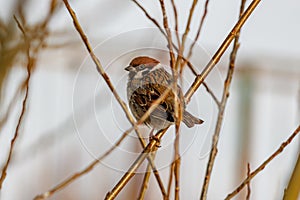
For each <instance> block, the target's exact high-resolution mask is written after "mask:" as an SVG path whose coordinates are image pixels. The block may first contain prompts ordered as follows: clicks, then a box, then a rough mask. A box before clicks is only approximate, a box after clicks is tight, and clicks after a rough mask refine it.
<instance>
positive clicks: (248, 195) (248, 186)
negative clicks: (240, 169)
mask: <svg viewBox="0 0 300 200" xmlns="http://www.w3.org/2000/svg"><path fill="white" fill-rule="evenodd" d="M250 173H251V169H250V164H249V163H248V164H247V177H248V176H250ZM250 195H251V187H250V181H249V182H248V183H247V196H246V200H249V199H250Z"/></svg>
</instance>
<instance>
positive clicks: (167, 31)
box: [159, 0, 175, 69]
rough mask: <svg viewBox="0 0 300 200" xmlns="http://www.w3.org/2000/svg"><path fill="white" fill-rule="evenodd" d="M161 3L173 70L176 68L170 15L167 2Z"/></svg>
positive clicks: (162, 1) (160, 0)
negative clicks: (166, 5)
mask: <svg viewBox="0 0 300 200" xmlns="http://www.w3.org/2000/svg"><path fill="white" fill-rule="evenodd" d="M159 3H160V7H161V12H162V16H163V24H164V28H165V31H166V33H167V40H168V48H169V54H170V67H171V69H172V68H174V64H175V56H174V51H173V40H172V34H171V31H170V28H169V23H168V15H167V12H166V7H165V2H164V0H159Z"/></svg>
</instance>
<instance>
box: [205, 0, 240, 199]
mask: <svg viewBox="0 0 300 200" xmlns="http://www.w3.org/2000/svg"><path fill="white" fill-rule="evenodd" d="M244 5H245V0H242V1H241V7H240V14H239V18H241V16H242V13H243V11H244ZM239 36H240V31H237V33H236V37H235V40H234V44H233V49H232V52H231V54H230V63H229V68H228V72H227V77H226V80H225V82H224V89H223V95H222V100H221V103H220V106H219V107H218V109H219V111H218V119H217V123H216V127H215V132H214V135H213V138H212V147H211V151H210V155H209V161H208V163H207V167H206V173H205V178H204V182H203V186H202V191H201V196H200V199H204V200H205V199H207V191H208V186H209V182H210V178H211V173H212V170H213V166H214V163H215V159H216V156H217V152H218V147H217V146H218V142H219V135H220V132H221V126H222V123H223V116H224V111H225V107H226V104H227V100H228V97H229V89H230V85H231V80H232V75H233V72H234V68H235V59H236V54H237V50H238V48H239Z"/></svg>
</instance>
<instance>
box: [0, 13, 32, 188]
mask: <svg viewBox="0 0 300 200" xmlns="http://www.w3.org/2000/svg"><path fill="white" fill-rule="evenodd" d="M15 20H16V22H17V24H18V27H19V29H20V30H21V32H22V33H23V36H24V40H25V43H26V56H27V77H26V79H25V95H24V98H23V102H22V110H21V113H20V116H19V119H18V123H17V126H16V129H15V133H14V137H13V138H12V140H11V142H10V148H9V153H8V157H7V160H6V163H5V165H4V167H3V169H2V173H1V177H0V190H1V188H2V185H3V182H4V180H5V178H6V175H7V168H8V166H9V164H10V161H11V156H12V153H13V150H14V147H15V144H16V141H17V139H18V136H19V129H20V126H21V124H22V122H23V120H24V114H25V111H26V105H27V100H28V93H29V81H30V78H31V70H32V68H33V66H34V65H35V63H36V60H35V59H34V58H33V57H31V56H30V41H29V40H28V38H27V36H26V33H25V32H24V29H23V27H22V26H21V24H20V22H19V21H18V20H17V18H15Z"/></svg>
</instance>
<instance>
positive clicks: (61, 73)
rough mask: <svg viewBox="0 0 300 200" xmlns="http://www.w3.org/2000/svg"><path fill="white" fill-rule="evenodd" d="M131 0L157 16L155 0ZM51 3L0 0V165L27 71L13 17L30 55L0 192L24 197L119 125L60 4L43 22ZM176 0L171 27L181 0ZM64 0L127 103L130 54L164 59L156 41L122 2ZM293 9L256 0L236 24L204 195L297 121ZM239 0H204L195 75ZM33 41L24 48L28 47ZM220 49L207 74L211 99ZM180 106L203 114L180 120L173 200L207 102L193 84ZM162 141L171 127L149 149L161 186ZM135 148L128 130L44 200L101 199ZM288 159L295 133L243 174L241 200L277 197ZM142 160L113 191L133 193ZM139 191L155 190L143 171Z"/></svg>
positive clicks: (196, 144)
mask: <svg viewBox="0 0 300 200" xmlns="http://www.w3.org/2000/svg"><path fill="white" fill-rule="evenodd" d="M58 2H59V3H61V2H60V1H58ZM139 2H140V3H141V4H142V5H143V6H145V8H146V10H147V11H148V12H149V13H150V14H151V16H153V17H155V18H156V19H157V21H158V22H159V23H160V24H162V16H161V11H160V6H159V2H158V1H139ZM249 2H250V1H247V5H248V4H249ZM50 3H51V1H37V0H28V1H4V0H2V1H0V36H1V37H0V39H1V46H0V50H1V58H0V59H1V60H0V63H1V66H0V89H1V91H0V169H1V170H2V168H3V166H4V165H5V162H6V160H7V156H8V153H9V147H10V141H11V139H12V138H13V135H14V132H15V129H16V126H17V123H18V119H19V116H20V113H21V109H22V101H23V99H24V95H25V87H24V80H25V79H26V76H27V72H26V65H27V60H26V55H25V54H24V48H25V47H26V46H25V45H24V40H23V39H22V38H23V35H22V33H21V31H20V30H19V29H18V28H17V24H16V21H15V20H14V18H13V16H14V15H15V16H16V18H18V19H19V20H20V22H22V24H23V26H24V27H26V29H25V33H26V32H27V33H28V37H29V38H31V39H32V41H34V42H32V46H33V48H32V52H31V53H32V55H36V65H35V67H34V68H32V69H31V71H32V74H31V78H30V82H29V93H28V101H27V105H26V110H25V114H24V119H23V121H22V124H21V127H20V130H19V136H18V138H17V141H16V144H15V148H14V150H13V154H12V160H11V163H10V165H9V167H8V170H7V177H6V179H5V181H4V183H3V186H2V189H1V190H0V199H1V200H17V199H33V198H34V197H35V196H36V195H38V194H40V193H43V192H45V191H48V190H49V189H51V188H52V187H53V186H55V185H57V184H58V183H60V182H61V181H62V180H64V179H65V178H67V177H69V176H70V175H72V174H74V173H75V172H78V171H80V170H81V169H83V168H84V167H85V166H87V165H88V164H89V163H90V162H92V161H93V160H94V159H95V158H97V157H98V156H99V155H101V154H103V153H104V152H105V151H107V150H108V149H109V148H110V147H111V146H112V145H113V144H114V143H115V142H116V141H117V139H118V138H119V137H120V136H121V135H122V133H123V132H124V131H125V130H126V129H128V128H129V127H130V124H129V123H128V121H127V119H126V116H125V114H124V113H123V111H122V109H121V107H120V106H119V105H118V103H117V102H116V100H115V99H114V97H113V96H112V94H111V92H110V90H109V88H108V87H107V86H106V84H105V82H104V81H103V79H102V78H101V77H100V75H99V74H98V72H97V70H96V67H95V66H94V64H93V62H92V61H91V59H90V58H89V56H88V54H87V51H86V49H85V47H84V45H83V43H82V41H81V39H80V37H79V35H78V33H77V32H76V30H75V28H74V27H73V23H72V20H71V17H70V16H69V13H68V12H67V10H66V8H65V7H64V5H62V4H61V5H58V8H57V9H56V10H55V11H54V12H53V14H51V16H50V17H49V20H45V19H47V14H48V11H49V7H50ZM175 3H176V5H177V8H178V18H179V32H180V33H182V32H183V31H184V30H185V22H186V19H187V16H188V13H189V9H190V6H191V3H192V1H184V2H183V1H175ZM204 3H205V2H204V1H199V3H198V5H197V7H196V11H195V15H194V17H193V21H192V24H191V31H190V36H189V39H188V41H187V44H188V45H187V46H189V45H190V44H191V43H192V41H193V38H194V36H195V34H196V32H197V28H198V25H199V22H200V19H201V16H202V13H203V8H204ZM70 4H71V6H72V7H73V9H74V10H75V12H76V14H77V16H78V18H79V22H80V24H81V25H82V27H83V30H84V31H85V33H86V34H87V36H88V38H89V40H90V42H91V44H92V47H93V48H94V51H95V53H96V55H97V56H98V57H99V59H100V60H101V63H102V65H103V67H104V68H105V69H106V72H107V73H108V75H109V76H110V79H111V81H112V83H113V84H114V85H115V87H116V90H117V92H118V93H119V94H120V96H121V98H122V99H123V100H124V101H125V102H126V103H127V99H126V92H125V91H126V81H127V74H126V72H125V71H124V68H125V67H126V66H127V65H128V63H129V62H130V60H131V59H132V58H134V57H135V56H138V55H148V56H152V57H155V58H157V59H159V60H160V61H161V62H162V63H164V64H166V65H167V64H168V52H167V46H166V45H167V42H166V41H165V38H164V37H163V36H162V35H161V33H160V32H159V31H158V30H157V29H156V27H155V26H154V25H153V23H152V22H151V21H149V20H148V19H147V18H146V17H145V14H144V13H143V12H142V11H141V10H140V9H139V8H138V7H137V6H136V5H135V4H134V3H133V2H132V1H124V0H122V1H121V0H115V1H113V2H112V1H108V0H102V1H95V0H86V1H70ZM299 6H300V2H299V1H296V0H288V1H279V0H274V1H272V2H271V1H262V2H261V3H260V4H259V6H258V7H257V9H256V10H255V11H254V13H253V14H252V15H251V16H250V18H249V20H248V21H247V22H246V23H245V25H244V27H243V28H242V32H241V37H240V43H241V46H240V48H239V51H238V54H237V60H236V70H235V72H234V76H233V82H232V87H231V90H230V97H229V101H228V104H227V107H226V110H225V116H224V122H223V126H222V130H221V135H220V141H219V145H218V154H217V159H216V163H215V166H214V169H213V175H212V179H211V184H210V187H209V191H208V199H212V200H214V199H224V198H225V197H226V195H227V194H228V193H230V192H231V191H232V190H233V189H235V188H236V186H237V185H238V184H239V183H240V182H241V181H242V180H243V179H244V178H245V177H246V173H247V163H249V164H250V168H251V169H255V168H256V167H258V166H259V165H260V164H261V163H262V162H263V161H264V160H265V159H266V158H267V157H268V156H269V155H271V154H272V153H273V152H274V151H275V149H277V148H278V147H279V146H280V144H281V143H282V142H283V141H285V140H286V139H287V138H288V137H289V135H290V134H291V133H292V132H293V131H294V129H295V128H296V127H297V126H298V125H299V122H300V58H299V55H300V48H299V46H300V39H299V35H300V28H299V26H298V24H299V22H298V19H299V18H300V16H299V15H300V13H299V9H298V8H299ZM239 7H240V1H238V0H227V1H226V2H225V1H214V0H211V1H210V2H209V5H208V14H207V17H206V20H205V23H204V26H203V29H202V32H201V35H200V39H199V41H198V43H197V45H196V47H195V49H194V53H193V56H192V58H191V62H192V63H193V64H194V65H195V66H196V70H197V72H201V70H202V69H203V67H204V66H205V64H206V63H207V62H208V61H209V59H210V58H211V56H212V55H213V54H214V52H215V51H216V50H217V48H218V47H219V46H220V44H221V43H222V42H223V40H224V39H225V37H226V36H227V34H228V33H229V31H230V30H231V28H232V27H233V26H234V24H235V22H236V21H237V18H238V13H239ZM166 8H167V11H168V16H169V21H170V26H172V27H174V25H175V24H174V20H173V19H174V18H173V12H172V7H171V4H170V1H166ZM20 10H22V11H23V12H21V13H20V12H19V11H20ZM36 38H37V39H36ZM41 41H43V42H41ZM39 45H40V47H38V50H37V53H36V54H35V52H34V47H36V46H39ZM231 48H232V46H230V47H229V49H228V50H227V51H226V53H225V55H224V56H223V57H222V59H221V61H220V63H219V64H218V65H217V67H216V68H215V69H214V70H213V71H212V72H211V74H210V75H209V76H208V78H207V80H206V82H207V84H208V86H209V87H210V88H211V90H212V91H213V92H214V93H215V94H216V96H217V97H218V98H219V99H220V97H221V95H222V89H223V82H224V79H225V77H226V72H227V67H228V62H229V54H230V50H231ZM184 73H185V76H184V81H183V89H184V90H186V89H187V88H188V87H189V85H190V84H191V83H192V81H193V79H194V76H193V75H192V73H191V72H190V71H189V70H188V69H186V70H185V72H184ZM187 110H189V111H190V112H191V113H193V114H195V115H197V116H199V117H200V118H202V119H204V121H205V123H204V125H202V126H199V127H195V128H193V129H187V128H186V127H185V126H182V129H181V136H180V151H181V156H182V157H181V159H182V160H181V199H199V196H200V191H201V187H202V183H203V179H204V175H205V169H206V164H207V161H208V153H209V150H210V145H211V136H212V134H213V132H214V128H215V123H216V118H217V106H216V105H215V103H214V101H213V100H212V99H211V97H210V95H209V94H208V93H207V92H206V90H205V88H203V87H202V86H201V87H200V88H199V91H197V92H196V94H195V95H194V96H193V98H192V101H191V103H190V104H189V105H188V106H187ZM140 129H141V131H142V134H143V135H144V136H145V138H147V136H148V134H149V131H150V130H149V129H148V128H147V127H143V126H141V128H140ZM173 142H174V129H172V128H171V129H170V130H169V131H168V133H167V134H166V135H165V136H164V138H163V140H162V143H161V148H159V150H158V153H157V158H156V164H157V167H158V169H159V172H160V174H161V176H162V178H163V182H164V183H165V185H167V182H168V176H169V167H170V163H171V162H172V160H173ZM141 150H142V148H141V146H140V144H139V143H138V140H137V138H136V136H135V134H134V133H131V134H130V135H129V136H128V137H127V138H126V139H125V141H124V142H123V143H122V144H121V145H120V146H119V147H117V148H116V150H115V151H114V152H113V153H112V154H110V155H109V156H108V157H107V158H105V159H104V160H103V161H101V163H99V164H98V165H97V166H96V167H95V168H94V169H93V170H92V171H91V172H90V173H88V174H87V175H84V176H83V177H81V178H79V179H78V180H76V181H75V182H74V183H72V184H71V185H69V186H68V187H66V188H64V189H63V190H61V191H59V192H57V193H55V194H54V195H53V196H52V197H50V198H49V199H64V200H65V199H72V200H75V199H87V198H88V199H103V198H104V197H105V194H106V193H107V192H108V191H109V190H111V189H112V188H113V186H114V185H115V184H116V183H117V181H118V180H119V179H120V178H121V176H122V175H123V174H124V173H125V172H126V170H127V169H128V167H129V166H130V164H131V163H132V162H133V161H134V160H135V158H136V157H137V156H138V153H139V152H141ZM298 156H299V136H298V137H296V138H295V140H294V141H293V142H292V143H291V144H289V146H288V147H287V148H286V149H285V150H284V151H283V153H282V154H280V155H279V156H278V157H277V158H275V159H274V160H273V161H272V162H271V163H270V165H268V166H267V167H266V168H265V169H264V170H263V171H262V172H261V173H260V174H259V175H257V176H256V177H255V178H254V179H253V181H251V197H250V199H282V196H283V192H284V189H285V188H286V187H287V185H288V182H289V179H290V176H291V174H292V172H293V170H294V167H295V164H296V161H297V158H298ZM145 169H146V165H142V166H141V168H140V169H139V171H138V172H139V173H138V175H136V176H135V177H134V178H133V179H132V180H131V182H130V183H129V184H128V185H127V186H126V187H125V188H124V190H123V191H122V192H121V193H120V195H119V196H118V197H117V199H136V198H137V194H138V191H139V189H140V185H141V182H142V179H143V174H142V173H143V172H144V171H145ZM245 195H246V192H245V191H243V192H241V193H240V194H239V195H237V197H236V199H245ZM171 197H173V194H172V195H171ZM145 199H161V192H160V190H159V187H158V185H157V183H156V180H155V179H154V176H152V175H151V179H150V185H149V189H148V191H147V193H146V198H145Z"/></svg>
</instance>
